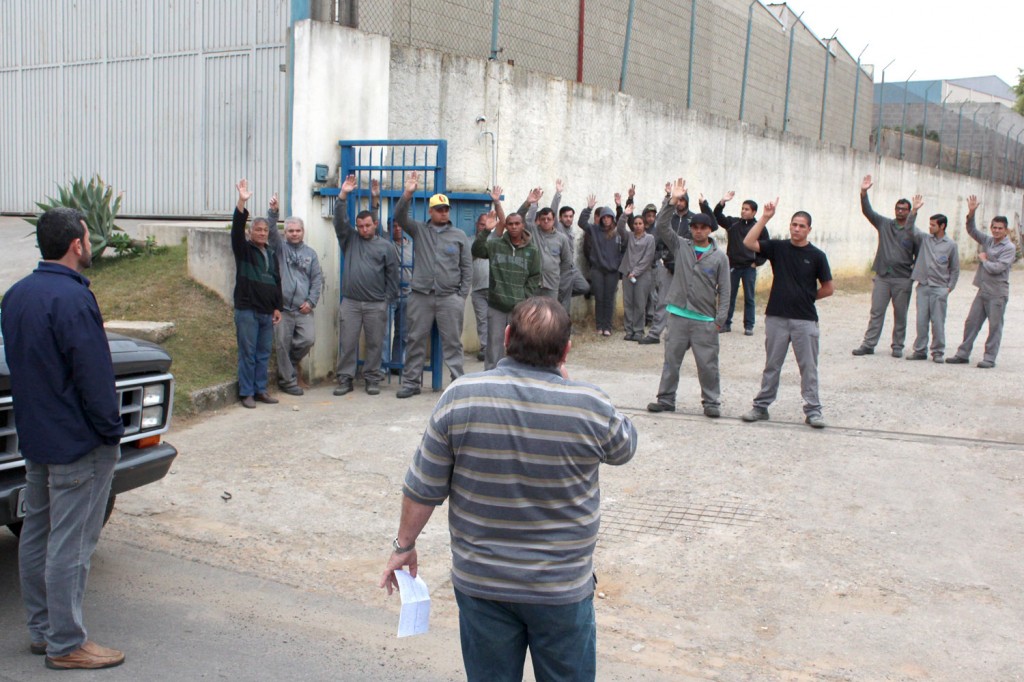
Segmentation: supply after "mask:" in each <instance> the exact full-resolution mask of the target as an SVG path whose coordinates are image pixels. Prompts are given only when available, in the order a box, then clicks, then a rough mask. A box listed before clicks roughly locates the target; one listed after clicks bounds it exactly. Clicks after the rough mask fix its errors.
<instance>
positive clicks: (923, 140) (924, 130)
mask: <svg viewBox="0 0 1024 682" xmlns="http://www.w3.org/2000/svg"><path fill="white" fill-rule="evenodd" d="M934 87H935V83H932V84H931V85H929V86H928V88H927V89H926V90H925V91H924V114H923V119H924V120H922V121H921V162H920V165H922V166H923V165H924V148H925V143H926V142H927V141H928V93H929V92H931V91H932V88H934Z"/></svg>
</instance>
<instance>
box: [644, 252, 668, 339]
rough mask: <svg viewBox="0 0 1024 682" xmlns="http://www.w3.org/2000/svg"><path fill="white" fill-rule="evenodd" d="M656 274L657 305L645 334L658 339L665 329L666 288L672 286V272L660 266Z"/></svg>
mask: <svg viewBox="0 0 1024 682" xmlns="http://www.w3.org/2000/svg"><path fill="white" fill-rule="evenodd" d="M656 276H657V278H658V307H657V309H656V310H655V311H654V322H652V323H651V328H650V329H649V330H648V331H647V335H648V336H651V337H654V338H656V339H658V338H661V333H662V332H663V331H665V322H666V321H667V315H668V289H669V287H670V286H672V276H673V274H672V273H671V272H669V270H668V268H666V267H665V266H661V267H660V268H658V270H657V275H656Z"/></svg>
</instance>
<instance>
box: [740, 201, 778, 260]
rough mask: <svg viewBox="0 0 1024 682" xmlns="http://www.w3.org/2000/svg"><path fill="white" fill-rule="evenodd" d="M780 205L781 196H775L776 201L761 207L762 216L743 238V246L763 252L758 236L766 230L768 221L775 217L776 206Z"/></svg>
mask: <svg viewBox="0 0 1024 682" xmlns="http://www.w3.org/2000/svg"><path fill="white" fill-rule="evenodd" d="M778 205H779V198H778V197H775V201H769V202H768V203H766V204H765V205H764V208H762V209H761V217H760V218H758V219H757V222H756V223H754V226H753V227H751V228H750V232H747V236H746V237H744V238H743V246H745V247H747V248H748V249H750V250H751V251H753V252H754V253H761V244H760V242H759V241H758V237H760V236H761V233H762V232H764V228H765V226H766V225H767V224H768V221H769V220H771V219H772V218H773V217H775V208H776V207H777V206H778Z"/></svg>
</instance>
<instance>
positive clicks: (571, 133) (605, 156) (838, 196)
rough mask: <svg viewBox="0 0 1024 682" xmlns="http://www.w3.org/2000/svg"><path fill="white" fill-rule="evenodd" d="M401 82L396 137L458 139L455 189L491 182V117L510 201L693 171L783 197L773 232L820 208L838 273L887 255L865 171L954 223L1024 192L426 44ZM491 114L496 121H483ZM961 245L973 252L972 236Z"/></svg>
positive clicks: (707, 182) (603, 197)
mask: <svg viewBox="0 0 1024 682" xmlns="http://www.w3.org/2000/svg"><path fill="white" fill-rule="evenodd" d="M822 68H823V64H822ZM391 93H392V94H391V102H392V107H391V111H390V118H389V127H388V134H389V136H390V137H391V138H395V139H398V138H434V137H436V138H444V139H447V140H448V144H449V147H448V158H449V164H450V165H449V171H448V187H449V189H451V190H464V191H482V190H483V189H484V188H486V187H487V186H488V184H489V177H490V145H489V143H485V142H484V141H482V140H481V138H480V132H481V131H482V130H483V129H485V128H486V129H487V130H491V131H493V132H494V133H495V135H496V136H497V142H498V144H497V158H498V184H500V185H502V186H503V188H504V190H505V194H506V196H507V197H508V200H507V203H509V204H510V205H517V204H518V203H519V202H520V201H521V200H522V199H523V198H524V197H525V196H526V193H527V191H528V189H529V188H530V187H532V186H535V185H541V186H542V187H543V188H544V189H545V192H546V193H547V196H548V197H549V196H550V195H551V193H553V191H554V188H553V185H554V180H555V178H557V177H561V178H564V179H565V181H566V184H567V189H566V194H565V197H564V199H563V203H564V204H569V205H572V206H574V207H576V208H577V210H579V209H580V208H582V207H583V206H585V205H586V196H587V195H588V194H589V193H591V192H594V193H596V194H597V196H598V201H599V202H600V203H610V202H611V201H612V194H613V193H614V192H616V191H619V192H625V190H626V188H628V187H629V185H630V184H632V183H635V184H636V186H637V201H638V202H639V203H640V204H641V205H643V204H646V203H647V202H656V203H657V202H658V201H659V200H660V198H661V196H662V192H663V186H664V183H665V181H666V180H668V179H669V178H672V177H677V176H682V177H685V178H686V179H687V181H688V183H689V187H690V188H691V196H693V197H696V196H697V195H698V194H700V193H703V194H704V195H705V196H707V197H708V198H709V199H710V200H712V202H713V201H714V200H716V199H717V198H719V197H720V196H721V195H722V193H723V192H725V191H726V190H729V189H734V190H736V192H737V195H738V196H737V200H736V201H735V202H734V203H733V204H731V205H730V207H729V209H730V213H732V214H738V212H739V200H740V199H741V198H746V197H750V198H753V199H756V200H757V201H758V202H760V203H762V204H763V203H764V202H765V201H767V200H769V199H773V198H775V197H776V196H780V197H781V204H780V215H779V217H778V218H777V219H776V220H775V221H774V222H773V223H772V224H771V225H770V226H769V229H770V232H771V233H772V235H773V236H784V235H785V234H787V225H788V221H787V218H788V216H789V215H790V214H791V213H792V212H793V211H795V210H798V209H803V210H807V211H809V212H810V213H811V214H812V215H813V217H814V227H813V231H812V233H811V238H812V240H813V241H814V242H816V243H818V244H819V245H821V246H822V247H823V248H824V249H825V250H826V251H827V252H828V254H829V258H830V261H831V263H832V267H833V271H834V272H835V273H836V274H837V275H839V276H842V275H863V274H866V272H867V269H868V266H869V264H870V262H871V259H872V256H873V254H874V250H875V246H876V238H875V236H874V233H873V231H872V230H871V228H870V227H869V226H868V224H867V223H866V221H865V220H864V218H863V217H862V216H861V214H860V208H859V200H858V193H859V185H860V179H861V178H862V177H863V176H864V175H866V174H869V173H870V174H872V175H873V176H874V177H875V183H876V184H875V189H874V190H873V191H872V198H873V199H874V201H875V203H876V205H877V206H878V208H879V210H882V211H888V210H890V209H891V207H892V205H893V204H894V203H895V200H896V199H897V198H899V197H902V196H911V195H914V194H917V193H921V194H923V195H924V196H925V200H926V205H925V209H924V211H926V212H929V214H930V213H931V212H943V213H946V214H947V215H948V216H949V217H950V220H951V224H952V225H954V226H956V227H954V229H953V230H952V232H953V233H954V234H960V233H962V232H963V230H962V228H961V227H959V226H960V225H961V224H962V217H963V215H964V212H965V209H964V199H965V197H966V196H967V195H968V194H977V195H979V196H980V197H981V200H982V204H983V205H982V208H981V214H982V218H983V219H984V220H985V222H987V218H986V216H988V215H991V214H995V213H1004V214H1007V215H1009V216H1014V215H1018V216H1019V214H1020V212H1021V204H1022V199H1024V192H1022V191H1020V190H1016V191H1015V190H1013V189H1012V188H1007V187H1004V186H1002V185H999V184H993V183H989V182H983V181H980V180H978V179H976V178H975V179H971V178H969V177H964V176H962V175H956V174H952V173H946V172H940V171H937V170H935V169H930V168H922V167H919V166H917V165H916V164H910V163H906V164H905V163H902V162H900V161H898V160H895V159H882V160H881V162H878V161H877V160H876V159H875V157H874V155H873V154H871V153H864V152H858V151H853V150H850V149H848V148H846V147H843V146H841V145H829V144H820V143H818V142H817V140H816V139H815V140H809V139H807V138H804V137H798V136H795V135H786V134H782V133H779V132H776V131H771V130H766V129H764V128H761V127H758V126H753V125H743V124H738V123H737V122H735V121H733V120H729V119H725V118H722V117H716V116H712V115H708V114H703V113H699V112H696V111H693V110H687V109H685V108H683V107H677V106H672V105H668V104H664V103H661V102H656V101H652V100H648V99H640V98H633V97H630V96H628V95H622V94H617V93H614V92H609V91H608V90H604V89H598V88H594V87H590V86H586V85H580V84H577V83H574V82H570V81H565V80H559V79H554V78H551V77H548V76H544V75H541V74H538V73H535V72H527V71H525V70H522V69H517V68H513V67H509V66H508V65H506V64H501V63H497V62H488V61H486V60H479V59H469V58H464V57H456V56H452V55H446V54H441V53H439V52H435V51H432V50H427V49H418V48H409V47H403V46H397V45H395V46H393V47H392V63H391ZM480 114H483V115H485V116H486V117H487V123H486V124H483V125H478V124H476V123H474V121H475V119H476V117H477V115H480ZM961 236H962V235H961ZM961 246H962V247H963V250H964V252H965V253H967V252H968V251H969V249H968V248H967V247H968V246H969V245H968V244H967V243H966V242H963V243H962V244H961Z"/></svg>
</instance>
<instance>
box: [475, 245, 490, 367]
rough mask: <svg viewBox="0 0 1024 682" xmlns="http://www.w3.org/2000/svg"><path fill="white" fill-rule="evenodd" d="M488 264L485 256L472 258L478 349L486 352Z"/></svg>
mask: <svg viewBox="0 0 1024 682" xmlns="http://www.w3.org/2000/svg"><path fill="white" fill-rule="evenodd" d="M490 283H491V280H490V264H489V263H488V262H487V259H486V258H474V259H473V293H472V294H471V296H472V302H473V317H474V318H476V336H477V338H478V339H480V351H481V352H483V353H485V354H486V352H487V338H488V337H487V289H488V287H489V286H490Z"/></svg>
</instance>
